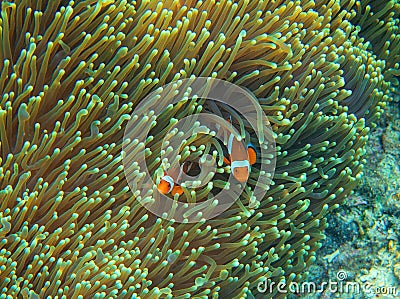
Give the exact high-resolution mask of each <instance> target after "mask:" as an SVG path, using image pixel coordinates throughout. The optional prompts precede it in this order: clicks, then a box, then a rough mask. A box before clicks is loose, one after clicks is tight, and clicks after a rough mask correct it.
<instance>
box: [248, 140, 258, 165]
mask: <svg viewBox="0 0 400 299" xmlns="http://www.w3.org/2000/svg"><path fill="white" fill-rule="evenodd" d="M247 154H248V155H249V162H250V165H253V164H254V163H256V161H257V151H256V150H255V148H254V147H253V145H251V144H249V145H248V147H247Z"/></svg>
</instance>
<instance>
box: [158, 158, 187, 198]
mask: <svg viewBox="0 0 400 299" xmlns="http://www.w3.org/2000/svg"><path fill="white" fill-rule="evenodd" d="M190 167H191V165H190V163H187V162H184V163H183V164H182V166H181V167H179V168H172V169H170V170H169V171H168V173H167V172H165V171H164V176H163V177H162V178H161V179H160V182H159V183H158V185H157V189H158V191H159V192H160V193H162V194H169V193H170V194H171V195H172V196H175V194H179V195H181V194H182V193H183V189H182V187H181V186H180V185H179V181H180V179H181V177H182V174H184V173H187V172H188V171H189V170H190Z"/></svg>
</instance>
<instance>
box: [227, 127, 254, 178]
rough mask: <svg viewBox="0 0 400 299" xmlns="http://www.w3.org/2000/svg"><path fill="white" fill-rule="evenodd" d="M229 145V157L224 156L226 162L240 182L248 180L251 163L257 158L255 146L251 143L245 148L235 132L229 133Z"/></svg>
mask: <svg viewBox="0 0 400 299" xmlns="http://www.w3.org/2000/svg"><path fill="white" fill-rule="evenodd" d="M227 147H228V154H229V158H227V157H224V162H225V163H226V164H228V165H230V166H231V172H232V173H233V176H234V177H235V179H236V180H238V181H239V182H240V183H244V182H246V181H247V180H248V178H249V176H250V170H251V165H253V164H254V163H256V160H257V152H256V150H255V147H254V146H253V145H252V144H251V143H249V144H248V145H247V148H245V147H244V145H243V143H242V142H241V141H239V140H238V139H237V138H236V137H235V136H234V135H233V133H230V134H229V139H228V144H227Z"/></svg>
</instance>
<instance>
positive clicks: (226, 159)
mask: <svg viewBox="0 0 400 299" xmlns="http://www.w3.org/2000/svg"><path fill="white" fill-rule="evenodd" d="M224 162H225V164H228V165H231V161H230V160H229V159H228V158H227V157H224Z"/></svg>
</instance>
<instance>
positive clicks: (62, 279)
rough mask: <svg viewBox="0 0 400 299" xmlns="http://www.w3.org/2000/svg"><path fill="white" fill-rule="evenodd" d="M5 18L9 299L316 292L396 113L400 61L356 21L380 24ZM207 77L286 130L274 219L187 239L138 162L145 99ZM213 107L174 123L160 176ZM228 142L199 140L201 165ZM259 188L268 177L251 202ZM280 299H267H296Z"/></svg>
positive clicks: (53, 15)
mask: <svg viewBox="0 0 400 299" xmlns="http://www.w3.org/2000/svg"><path fill="white" fill-rule="evenodd" d="M363 2H364V1H361V3H363ZM366 2H368V1H366ZM375 2H376V1H375ZM1 5H2V6H1V18H0V44H1V45H2V46H1V48H0V66H1V67H0V69H1V77H0V91H1V95H2V97H1V99H0V223H1V226H0V289H1V296H0V297H1V298H21V297H22V298H46V297H49V298H53V297H54V298H158V297H161V298H207V297H212V298H217V297H220V298H240V297H245V296H251V295H250V294H251V293H253V294H255V295H256V294H257V285H258V284H259V283H260V282H263V281H264V280H265V279H267V280H268V282H274V283H278V282H284V283H286V284H289V283H290V282H291V281H301V280H302V279H304V276H303V274H302V273H303V271H304V269H305V267H306V266H307V265H308V264H310V263H311V262H312V261H313V260H314V254H315V251H316V250H317V249H318V248H319V247H320V246H321V243H320V242H321V240H322V239H323V238H324V235H323V230H324V228H325V227H326V220H325V218H324V217H325V215H326V214H327V213H328V212H329V211H330V210H332V209H334V208H336V207H337V206H338V204H340V203H341V202H342V201H343V200H344V199H345V198H346V196H347V195H349V194H350V192H351V190H352V189H353V188H354V187H355V186H356V185H357V182H358V179H359V178H360V176H361V173H362V165H363V163H364V162H365V161H364V160H363V155H364V153H365V151H364V146H365V143H366V140H367V138H368V137H367V136H368V132H369V130H370V127H371V126H373V124H374V121H376V119H377V118H378V117H379V115H380V114H381V113H382V110H383V108H384V106H385V103H386V102H387V101H388V100H389V95H388V90H389V87H390V84H389V83H388V82H387V81H385V79H384V74H385V72H386V71H387V70H388V69H390V68H394V67H395V66H396V64H397V63H398V61H397V60H398V54H393V53H391V54H390V55H389V54H388V55H386V54H385V53H386V50H387V47H386V46H385V45H386V43H382V44H376V41H377V40H378V39H377V38H376V37H375V36H374V34H373V33H369V31H368V32H367V31H365V29H363V28H361V31H360V28H358V27H357V26H356V23H354V24H353V23H352V22H354V20H359V21H357V22H358V23H359V24H364V23H365V22H368V20H361V19H362V18H363V17H362V16H360V15H358V14H360V12H362V11H363V10H364V8H365V7H366V6H365V5H364V6H359V5H360V4H359V1H357V2H355V1H348V3H346V4H342V6H341V5H340V4H339V2H338V1H328V0H327V1H318V4H316V3H315V2H314V1H299V0H297V1H284V0H282V1H248V0H243V1H237V2H233V1H230V0H229V1H227V0H221V1H218V2H217V1H185V2H183V1H178V0H167V1H152V0H147V1H126V0H125V1H113V0H102V1H92V0H86V1H76V2H75V1H60V0H54V1H53V0H52V1H30V0H21V1H14V2H6V1H2V3H1ZM357 5H358V6H357ZM358 7H363V9H358ZM387 15H388V16H389V15H391V14H390V13H388V14H387ZM384 28H386V29H388V28H387V27H384ZM382 30H383V29H382ZM379 32H380V31H379ZM362 37H364V38H365V39H373V41H371V43H372V45H373V47H372V48H371V47H370V46H369V44H368V42H367V41H366V40H364V39H363V38H362ZM385 37H386V38H387V39H389V35H385ZM374 42H375V45H374ZM390 45H394V46H393V47H395V48H396V49H397V47H398V46H396V43H393V42H391V43H390ZM390 47H392V46H390ZM190 76H202V77H213V78H219V79H224V80H227V81H229V82H232V83H235V84H237V85H239V86H243V87H246V88H247V89H248V90H250V91H252V92H253V93H254V95H255V96H256V97H257V99H258V102H259V104H260V106H261V107H262V109H263V111H264V112H265V114H266V115H267V117H268V120H269V122H270V124H271V128H272V130H273V132H274V137H275V142H276V169H275V175H274V178H273V181H272V183H271V188H270V189H269V190H268V191H267V193H266V195H265V197H264V198H263V199H262V201H261V202H260V205H259V206H258V207H257V208H255V209H248V208H246V206H245V204H244V203H246V202H248V201H249V198H248V197H249V193H248V192H243V194H241V196H240V198H239V199H238V200H237V201H236V202H235V204H234V205H232V206H231V207H230V208H229V209H228V210H227V211H225V212H224V213H222V214H221V215H219V216H217V217H215V218H213V219H210V220H201V221H199V222H197V223H190V224H184V223H174V222H173V221H170V220H166V219H162V218H159V217H157V216H155V215H153V214H152V213H150V212H148V211H147V210H146V209H144V208H143V207H142V205H141V204H140V203H139V202H138V200H137V198H136V197H137V196H138V194H137V192H136V191H137V190H130V188H129V187H128V185H127V182H126V180H125V174H124V167H123V163H122V159H123V155H122V152H121V150H122V146H123V136H124V129H125V126H126V124H127V122H128V120H130V119H131V116H130V113H131V112H132V111H133V109H135V107H136V106H137V105H138V104H139V103H140V102H141V100H143V98H145V96H146V95H148V94H149V93H150V92H152V91H154V90H156V89H157V88H158V87H160V86H162V85H164V84H166V83H169V82H173V81H179V80H181V79H183V78H189V77H190ZM203 103H204V100H202V99H198V100H193V101H189V102H188V103H186V104H185V105H181V106H179V105H177V106H174V108H173V109H172V112H171V111H170V113H166V114H165V115H161V116H160V117H159V118H158V119H157V124H158V125H162V126H164V129H163V130H154V136H150V137H149V139H148V143H147V144H146V149H145V150H146V158H147V162H148V163H149V165H153V166H154V167H153V168H154V169H155V168H157V167H158V166H159V163H160V162H159V161H158V160H157V157H156V151H151V150H150V149H151V148H154V147H157V143H155V141H158V140H160V139H162V138H163V135H162V134H163V133H165V130H167V129H168V128H169V126H170V123H169V120H170V118H171V117H174V118H177V119H179V118H182V117H184V116H187V115H190V114H196V113H200V110H201V109H200V108H199V109H198V107H200V106H202V105H203ZM206 108H207V107H206V105H205V109H206ZM141 121H143V122H145V121H147V119H143V120H141ZM235 121H236V122H239V123H240V118H235ZM246 129H248V128H247V127H246ZM200 138H202V139H200ZM211 139H212V138H209V137H204V136H202V137H199V139H198V140H197V139H196V140H193V143H194V145H195V146H197V147H196V150H197V149H198V147H200V146H201V144H204V145H206V144H208V143H210V142H212V141H211ZM196 142H197V143H196ZM214 144H215V145H216V143H214ZM216 146H217V145H216ZM177 150H178V149H177ZM196 150H195V151H194V152H196ZM228 175H229V173H228V172H227V173H220V174H219V176H220V177H219V179H218V181H223V180H222V179H221V178H223V177H224V176H228ZM258 176H259V172H258V171H257V168H256V167H255V169H254V171H252V174H251V178H250V180H249V181H248V184H247V185H248V187H249V188H250V189H251V188H252V187H253V186H254V184H255V183H254V181H255V180H256V179H257V177H258ZM138 182H139V178H138ZM216 185H218V184H217V182H216ZM221 188H222V186H221ZM207 192H208V193H210V192H211V190H208V191H207ZM208 193H202V197H204V198H205V197H206V196H207V194H208ZM195 198H196V197H195ZM276 292H277V290H276V289H273V290H272V292H271V293H268V295H267V296H268V297H273V298H276V297H278V295H282V296H283V295H284V294H277V293H276ZM263 296H265V294H263Z"/></svg>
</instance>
